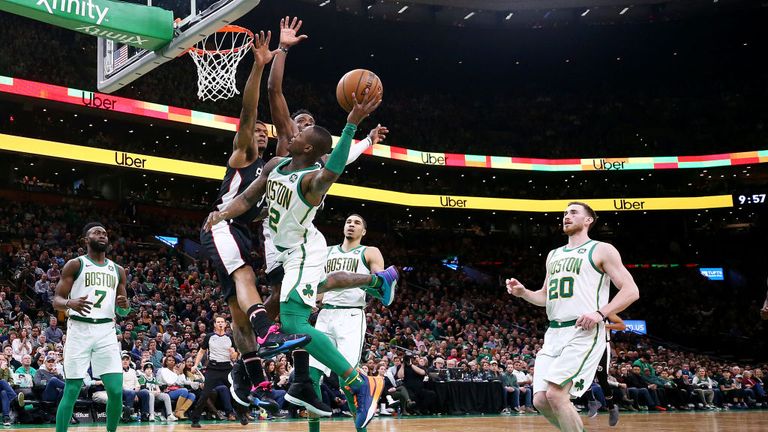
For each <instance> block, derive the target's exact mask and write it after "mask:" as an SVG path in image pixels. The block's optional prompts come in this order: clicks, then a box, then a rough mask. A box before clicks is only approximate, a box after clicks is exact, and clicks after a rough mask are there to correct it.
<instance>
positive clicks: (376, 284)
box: [318, 266, 399, 306]
mask: <svg viewBox="0 0 768 432" xmlns="http://www.w3.org/2000/svg"><path fill="white" fill-rule="evenodd" d="M398 279H399V273H398V272H397V268H395V266H389V267H387V268H386V269H385V270H383V271H380V272H377V273H374V274H370V275H365V274H359V273H350V272H345V271H337V272H333V273H329V274H328V275H327V276H326V278H325V280H324V281H322V282H321V283H320V285H319V287H318V293H325V292H328V291H331V290H343V289H351V288H359V289H363V290H365V292H367V293H368V294H371V295H372V296H374V297H376V298H378V299H379V300H381V302H382V303H383V304H384V306H389V305H391V304H392V302H393V301H394V299H395V290H396V288H397V282H398Z"/></svg>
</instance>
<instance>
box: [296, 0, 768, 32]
mask: <svg viewBox="0 0 768 432" xmlns="http://www.w3.org/2000/svg"><path fill="white" fill-rule="evenodd" d="M303 1H305V2H307V3H311V4H314V5H315V6H317V7H321V8H328V9H336V10H338V11H341V12H347V13H351V14H355V15H363V16H368V17H370V18H374V19H386V20H395V21H403V22H428V23H437V24H445V25H456V26H461V27H463V26H484V27H550V26H559V25H566V24H588V25H589V24H592V25H605V24H623V23H638V22H664V21H676V20H682V19H691V18H697V17H702V16H717V14H721V13H724V12H727V11H729V10H744V9H752V8H761V7H766V2H764V1H754V0H668V1H660V0H303Z"/></svg>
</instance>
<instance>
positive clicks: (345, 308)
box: [309, 245, 371, 376]
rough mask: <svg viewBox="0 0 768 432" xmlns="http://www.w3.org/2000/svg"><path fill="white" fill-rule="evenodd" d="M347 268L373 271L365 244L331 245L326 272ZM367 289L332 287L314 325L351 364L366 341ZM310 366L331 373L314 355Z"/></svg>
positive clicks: (324, 297)
mask: <svg viewBox="0 0 768 432" xmlns="http://www.w3.org/2000/svg"><path fill="white" fill-rule="evenodd" d="M335 271H347V272H350V273H358V274H371V269H370V268H369V267H368V263H367V262H366V261H365V246H358V247H356V248H354V249H352V250H349V251H346V252H345V251H344V250H343V249H342V248H341V245H337V246H331V247H329V248H328V258H326V262H325V272H326V273H332V272H335ZM364 309H365V291H363V290H362V289H345V290H332V291H328V292H326V293H325V294H323V309H322V310H321V311H320V313H319V314H318V315H317V323H316V324H315V328H316V329H317V330H319V331H321V332H323V333H325V334H326V335H327V336H328V338H329V339H331V342H333V344H334V345H335V346H336V348H338V350H339V352H340V353H341V355H342V356H344V358H345V359H346V360H347V361H348V362H349V363H350V364H351V365H352V366H357V364H358V363H359V362H360V355H361V354H362V350H363V342H364V341H365V327H366V326H365V310H364ZM309 366H310V367H313V368H316V369H319V370H321V371H322V372H323V373H324V374H325V375H326V376H330V374H331V369H330V368H328V367H327V366H325V365H323V364H322V363H320V362H319V361H317V359H315V358H314V357H310V358H309Z"/></svg>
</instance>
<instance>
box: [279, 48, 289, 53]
mask: <svg viewBox="0 0 768 432" xmlns="http://www.w3.org/2000/svg"><path fill="white" fill-rule="evenodd" d="M277 49H279V50H280V51H282V52H284V53H286V54H288V48H286V47H278V48H277Z"/></svg>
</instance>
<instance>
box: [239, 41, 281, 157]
mask: <svg viewBox="0 0 768 432" xmlns="http://www.w3.org/2000/svg"><path fill="white" fill-rule="evenodd" d="M271 38H272V33H271V32H267V34H266V36H265V35H264V32H263V31H262V32H260V33H258V34H256V35H254V38H253V45H252V46H251V52H253V67H252V68H251V74H250V75H249V76H248V81H246V83H245V89H243V108H242V109H241V110H240V126H239V128H238V130H237V134H236V135H235V142H234V145H233V149H232V150H233V151H232V156H231V157H230V158H229V159H230V166H232V167H235V168H239V167H242V166H245V165H248V164H249V163H251V162H253V161H254V160H255V159H256V158H257V157H258V156H259V155H258V154H257V150H256V147H255V146H254V145H252V142H253V130H254V128H255V127H256V119H257V118H258V116H257V115H258V108H259V95H260V87H261V75H262V73H263V72H264V66H266V65H267V64H268V63H269V62H270V61H272V58H274V56H275V53H276V52H277V50H275V51H270V50H269V40H270V39H271Z"/></svg>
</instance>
